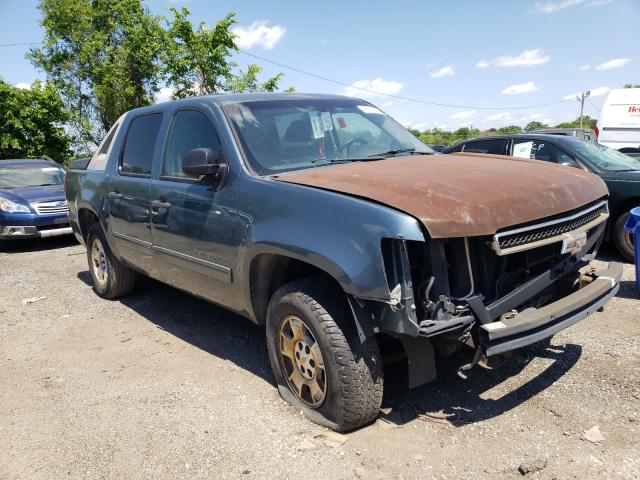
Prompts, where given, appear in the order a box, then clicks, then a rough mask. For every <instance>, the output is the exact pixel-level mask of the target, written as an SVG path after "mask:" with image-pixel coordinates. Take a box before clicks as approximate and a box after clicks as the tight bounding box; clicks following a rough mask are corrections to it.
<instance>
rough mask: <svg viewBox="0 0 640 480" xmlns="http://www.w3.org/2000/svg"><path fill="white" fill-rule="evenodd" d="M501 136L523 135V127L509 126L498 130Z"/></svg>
mask: <svg viewBox="0 0 640 480" xmlns="http://www.w3.org/2000/svg"><path fill="white" fill-rule="evenodd" d="M498 133H500V134H511V133H522V127H519V126H518V125H509V126H506V127H502V128H499V129H498Z"/></svg>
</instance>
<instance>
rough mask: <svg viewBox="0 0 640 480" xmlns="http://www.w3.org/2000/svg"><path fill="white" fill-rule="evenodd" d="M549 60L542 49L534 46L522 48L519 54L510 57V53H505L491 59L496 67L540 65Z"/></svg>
mask: <svg viewBox="0 0 640 480" xmlns="http://www.w3.org/2000/svg"><path fill="white" fill-rule="evenodd" d="M549 60H551V57H550V56H549V55H545V54H544V50H542V49H540V48H534V49H531V50H524V51H523V52H522V53H521V54H520V55H516V56H515V57H512V56H511V55H505V56H503V57H498V58H496V59H495V60H494V61H493V64H494V65H495V66H496V67H531V66H533V65H542V64H544V63H548V62H549Z"/></svg>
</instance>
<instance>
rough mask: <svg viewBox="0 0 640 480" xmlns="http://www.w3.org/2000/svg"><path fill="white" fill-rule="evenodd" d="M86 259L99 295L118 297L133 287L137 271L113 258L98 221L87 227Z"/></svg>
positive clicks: (111, 297)
mask: <svg viewBox="0 0 640 480" xmlns="http://www.w3.org/2000/svg"><path fill="white" fill-rule="evenodd" d="M87 261H88V263H89V273H90V274H91V280H92V281H93V289H94V290H95V292H96V293H97V294H98V295H99V296H100V297H102V298H107V299H113V298H118V297H121V296H123V295H126V294H128V293H130V292H131V291H132V290H133V289H134V287H135V284H136V281H137V279H138V273H137V272H136V271H135V270H132V269H131V268H129V267H127V266H125V265H123V264H121V263H120V262H119V261H118V259H117V258H115V256H114V255H113V253H112V252H111V249H110V248H109V244H108V243H107V240H106V238H105V236H104V232H103V231H102V227H101V226H100V224H98V223H94V224H93V225H91V227H89V233H88V235H87Z"/></svg>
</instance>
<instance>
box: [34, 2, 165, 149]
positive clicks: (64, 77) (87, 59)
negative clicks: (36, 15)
mask: <svg viewBox="0 0 640 480" xmlns="http://www.w3.org/2000/svg"><path fill="white" fill-rule="evenodd" d="M39 8H40V11H41V12H42V15H43V17H42V22H41V23H42V26H43V27H44V31H45V40H44V44H43V46H42V47H41V48H35V49H32V50H31V51H30V52H29V54H28V56H29V58H30V59H31V61H32V62H33V64H34V65H35V66H36V67H38V68H41V69H42V70H44V71H45V73H46V74H47V80H48V81H49V82H52V83H53V84H54V85H55V86H56V88H57V89H58V90H59V91H60V92H61V94H62V98H63V101H64V102H65V104H66V106H67V107H68V109H69V111H70V112H71V118H70V125H71V127H72V129H73V131H74V133H75V134H76V137H77V139H78V143H77V145H75V147H76V149H81V148H86V147H87V146H89V145H91V144H93V145H96V144H97V143H98V142H99V141H100V139H101V138H102V136H103V134H104V132H105V131H106V130H108V129H109V128H110V127H111V125H112V124H113V123H114V122H115V121H116V120H117V118H118V117H119V116H120V115H122V113H124V112H125V111H127V110H129V109H131V108H136V107H141V106H144V105H149V104H150V103H152V102H153V99H154V95H155V93H156V92H157V91H158V89H159V86H158V85H159V83H160V80H161V69H160V68H161V65H160V62H159V56H160V53H161V52H162V51H163V49H164V39H165V32H164V30H163V29H162V27H161V26H160V18H159V17H157V16H153V15H151V14H150V13H149V11H148V10H147V9H146V8H145V7H144V6H142V4H141V2H140V1H139V0H41V1H40V5H39Z"/></svg>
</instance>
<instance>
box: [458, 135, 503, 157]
mask: <svg viewBox="0 0 640 480" xmlns="http://www.w3.org/2000/svg"><path fill="white" fill-rule="evenodd" d="M462 151H463V152H465V153H490V154H493V155H506V154H507V140H505V139H503V138H491V139H487V140H477V141H474V142H469V143H465V144H464V148H463V149H462Z"/></svg>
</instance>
